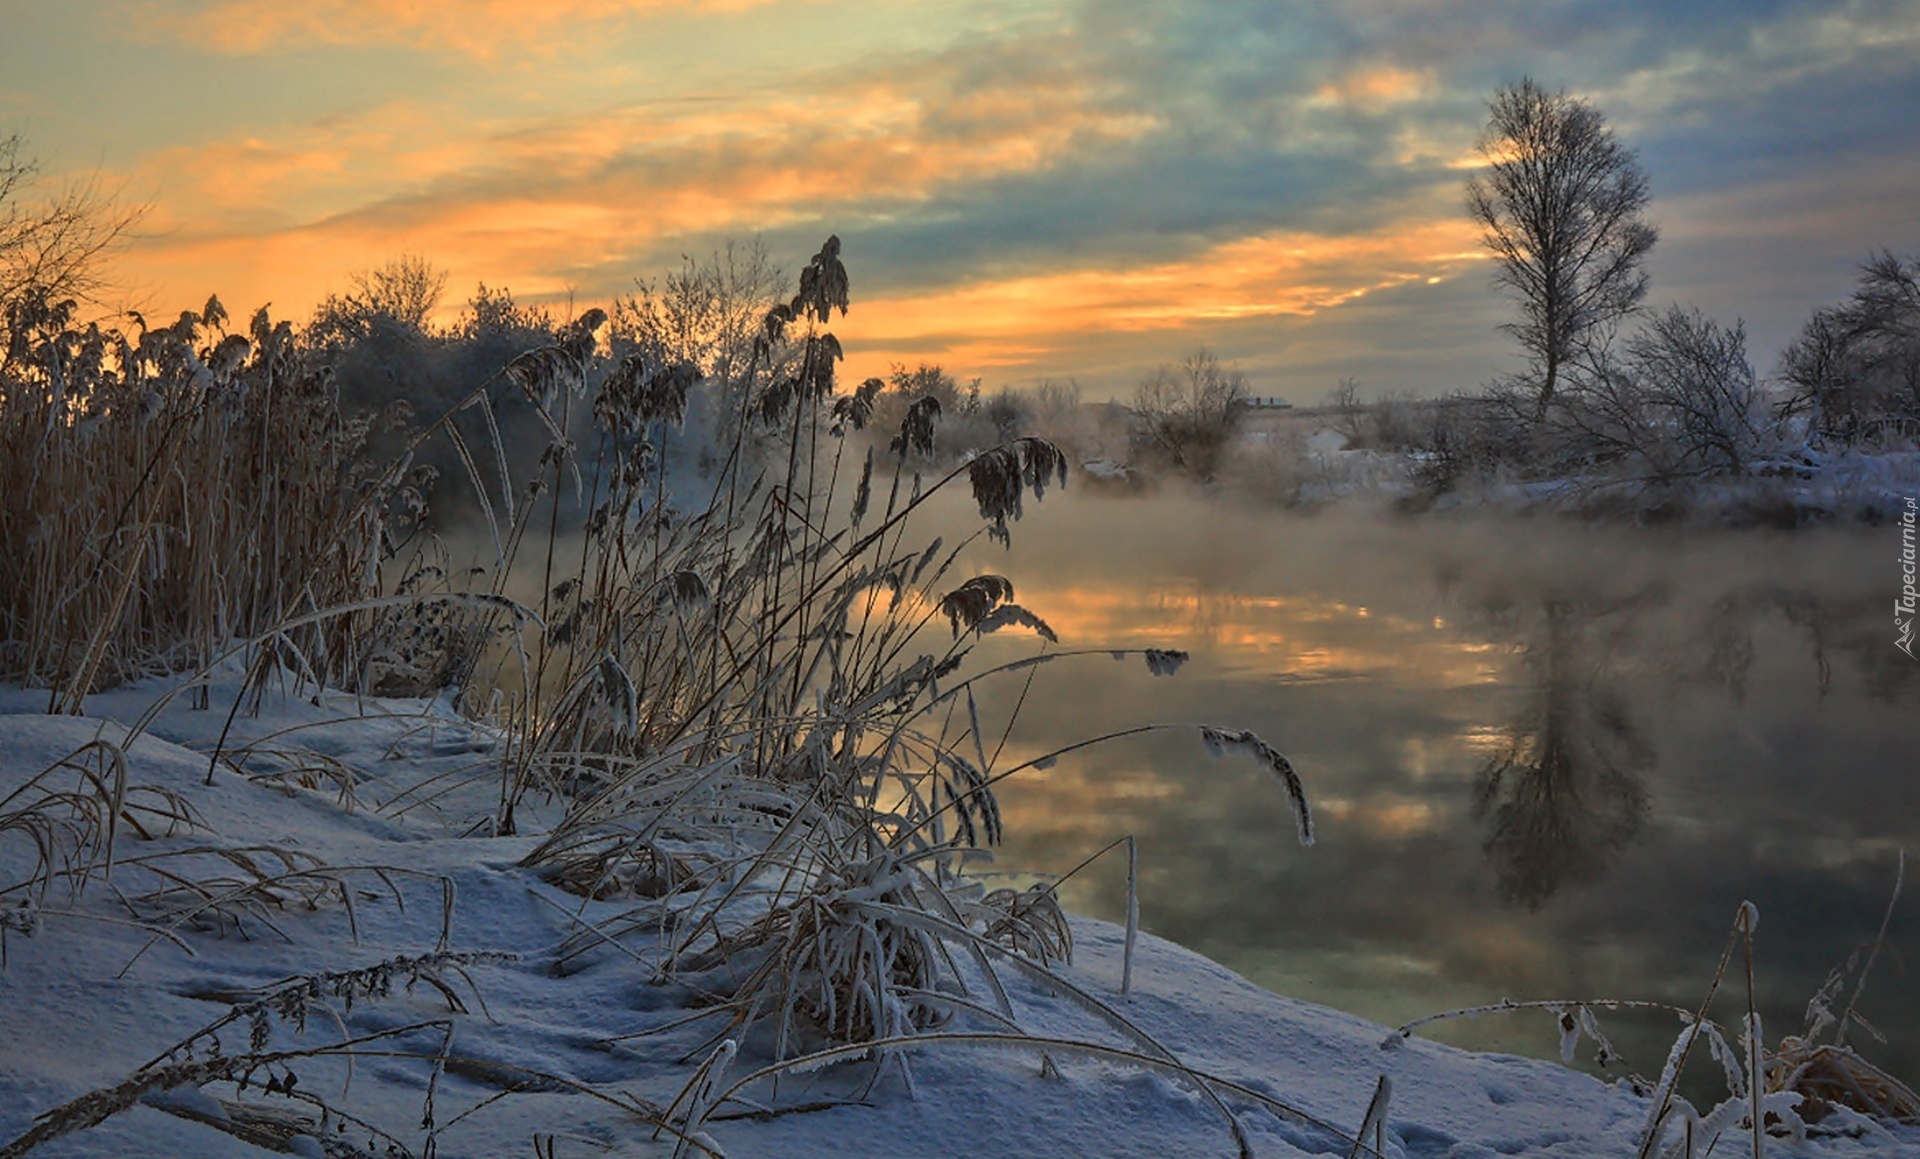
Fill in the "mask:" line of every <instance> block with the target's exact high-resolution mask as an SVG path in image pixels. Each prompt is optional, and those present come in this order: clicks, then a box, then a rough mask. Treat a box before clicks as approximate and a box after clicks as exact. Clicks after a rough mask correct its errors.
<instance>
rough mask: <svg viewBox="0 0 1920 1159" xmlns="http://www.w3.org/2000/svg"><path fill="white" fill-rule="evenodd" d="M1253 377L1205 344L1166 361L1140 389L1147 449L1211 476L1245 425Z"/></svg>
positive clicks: (1139, 424) (1139, 415) (1139, 421)
mask: <svg viewBox="0 0 1920 1159" xmlns="http://www.w3.org/2000/svg"><path fill="white" fill-rule="evenodd" d="M1246 394H1247V379H1246V376H1245V375H1243V374H1241V373H1240V372H1239V371H1238V370H1233V369H1230V368H1228V367H1227V366H1225V365H1223V364H1222V363H1221V361H1220V358H1219V356H1218V355H1216V354H1215V353H1214V352H1213V351H1211V350H1209V349H1207V348H1205V347H1201V348H1199V349H1196V350H1195V351H1194V352H1193V353H1191V354H1189V355H1187V356H1186V357H1185V358H1183V359H1181V360H1180V361H1179V362H1178V363H1174V364H1171V365H1168V364H1162V365H1161V366H1160V367H1158V368H1157V369H1155V370H1154V372H1153V373H1152V374H1150V375H1148V376H1147V378H1146V379H1145V381H1143V382H1141V384H1140V386H1139V388H1138V389H1137V390H1136V391H1135V392H1134V396H1133V409H1134V415H1135V421H1136V431H1137V434H1138V437H1139V440H1140V442H1141V444H1142V446H1141V449H1142V450H1143V451H1145V452H1146V453H1147V454H1148V455H1149V456H1152V457H1155V458H1158V459H1161V460H1163V461H1164V462H1165V463H1167V464H1168V465H1169V466H1171V467H1173V468H1174V469H1175V470H1177V471H1179V472H1181V473H1182V474H1186V475H1191V476H1192V477H1194V478H1196V479H1202V480H1206V479H1211V478H1213V476H1214V473H1215V472H1216V470H1217V469H1218V468H1219V465H1220V461H1221V454H1222V452H1223V451H1225V449H1226V447H1227V444H1228V443H1229V442H1230V441H1231V440H1232V438H1233V435H1234V432H1235V431H1236V430H1238V429H1239V426H1240V419H1241V406H1240V402H1241V400H1242V399H1244V398H1245V397H1246Z"/></svg>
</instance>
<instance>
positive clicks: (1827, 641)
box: [923, 491, 1920, 1079]
mask: <svg viewBox="0 0 1920 1159" xmlns="http://www.w3.org/2000/svg"><path fill="white" fill-rule="evenodd" d="M967 514H968V512H967V510H966V505H965V503H964V501H963V500H956V501H955V502H952V503H951V504H947V505H945V506H943V507H942V508H941V509H940V511H939V513H938V516H937V519H936V522H946V523H948V524H950V527H951V528H962V527H964V526H966V523H967ZM923 530H924V529H923ZM928 534H929V537H930V535H931V532H930V531H929V532H928ZM949 542H951V539H949ZM1897 547H1898V544H1897V531H1895V530H1890V529H1886V528H1879V529H1876V528H1833V529H1820V530H1810V531H1807V530H1803V531H1799V532H1794V533H1790V534H1772V533H1761V532H1751V531H1746V532H1717V531H1705V530H1701V529H1698V528H1688V529H1683V530H1676V529H1645V528H1627V527H1597V528H1596V527H1588V526H1580V525H1576V524H1573V523H1571V522H1568V521H1562V520H1556V519H1524V518H1497V517H1484V518H1434V517H1426V518H1421V519H1394V518H1390V517H1386V516H1376V515H1370V514H1367V513H1363V512H1357V511H1333V512H1326V513H1322V514H1319V515H1313V516H1301V515H1289V514H1283V513H1279V512H1274V511H1270V510H1256V509H1248V508H1244V507H1239V506H1236V505H1234V504H1233V503H1231V502H1230V501H1226V500H1221V499H1213V498H1201V497H1194V496H1183V495H1162V496H1155V497H1149V498H1131V499H1114V498H1107V497H1103V496H1090V495H1087V494H1085V493H1084V491H1070V492H1069V493H1068V494H1066V495H1064V496H1060V497H1058V498H1056V497H1054V496H1052V495H1049V496H1048V498H1047V500H1046V502H1044V503H1042V504H1040V505H1038V506H1034V507H1030V508H1029V511H1028V515H1027V517H1026V519H1025V520H1024V521H1022V522H1021V523H1019V524H1016V525H1015V526H1014V529H1013V545H1012V547H1011V549H1010V550H1008V551H1005V552H1002V551H1000V550H999V549H998V548H991V549H988V548H985V547H984V546H983V549H982V550H980V551H978V552H976V553H975V554H974V555H973V556H972V557H971V562H972V564H973V566H974V567H975V569H976V570H987V571H995V572H1000V573H1003V574H1005V575H1007V576H1009V577H1010V578H1011V579H1012V580H1013V581H1014V583H1015V585H1016V589H1017V595H1018V599H1019V602H1020V603H1022V604H1023V605H1025V606H1026V607H1028V608H1029V609H1031V610H1032V611H1033V612H1035V613H1037V614H1038V615H1040V616H1041V617H1043V618H1045V619H1046V620H1047V621H1048V622H1049V623H1051V625H1052V626H1053V627H1054V629H1055V630H1056V631H1057V632H1058V633H1059V635H1060V637H1061V645H1060V647H1061V648H1062V649H1075V648H1096V649H1105V648H1120V647H1148V646H1151V647H1159V648H1179V649H1185V650H1188V651H1191V652H1192V653H1193V659H1192V661H1191V662H1190V663H1189V664H1187V665H1186V666H1185V667H1184V668H1183V669H1181V671H1180V672H1179V673H1177V674H1176V675H1174V676H1171V677H1159V678H1156V677H1153V676H1151V675H1149V674H1148V672H1147V671H1146V669H1145V666H1144V665H1143V664H1142V663H1141V662H1140V661H1139V659H1138V658H1128V659H1127V660H1126V661H1125V662H1116V661H1115V660H1113V659H1111V658H1109V657H1107V656H1105V655H1101V656H1094V657H1080V658H1063V659H1061V660H1059V661H1057V662H1055V663H1052V664H1050V665H1046V666H1043V667H1042V668H1040V669H1039V670H1038V671H1037V675H1036V677H1035V679H1034V680H1033V681H1032V684H1031V687H1030V688H1029V687H1027V686H1026V678H1025V675H1024V674H1021V675H1017V676H1014V677H1011V678H1002V681H1001V682H1000V683H998V684H996V685H994V686H993V687H991V688H990V689H989V690H988V693H987V696H986V698H985V699H984V700H983V702H982V712H983V720H984V721H986V722H987V723H986V724H985V731H986V732H987V734H988V739H989V742H991V740H992V739H993V738H994V737H996V736H997V735H998V733H999V729H1000V727H1001V726H1000V725H997V724H994V723H991V721H1004V719H1005V714H1006V713H1008V712H1010V711H1011V710H1012V709H1013V707H1014V705H1015V704H1016V703H1019V702H1021V698H1022V697H1024V702H1023V703H1020V710H1019V715H1018V719H1017V721H1016V723H1015V726H1014V728H1013V730H1012V732H1011V734H1010V736H1009V737H1008V740H1007V742H1006V747H1005V752H1004V753H1003V754H1002V756H1001V757H1000V759H999V761H998V762H996V767H997V768H1005V767H1010V766H1011V765H1012V764H1013V763H1015V762H1016V761H1017V760H1018V759H1025V758H1027V757H1031V756H1034V755H1038V754H1040V753H1043V752H1046V751H1048V750H1050V749H1052V748H1055V747H1058V746H1060V745H1065V744H1069V743H1072V742H1073V741H1075V740H1079V739H1083V738H1086V737H1089V736H1094V735H1098V734H1100V733H1104V732H1108V731H1112V730H1114V729H1118V728H1122V727H1125V726H1128V725H1133V724H1138V723H1143V722H1147V721H1164V722H1195V723H1210V724H1217V725H1223V726H1230V727H1236V728H1250V729H1252V730H1254V731H1255V732H1256V733H1258V734H1259V735H1260V736H1262V737H1263V738H1265V739H1266V740H1268V741H1269V742H1271V743H1272V744H1273V745H1274V746H1275V747H1277V748H1279V749H1280V750H1281V751H1283V752H1285V753H1287V754H1288V755H1289V756H1290V757H1291V758H1292V760H1293V761H1294V763H1295V765H1296V766H1297V767H1298V769H1299V770H1300V773H1301V776H1302V777H1303V778H1304V780H1305V782H1306V785H1307V789H1308V793H1309V796H1310V797H1311V799H1312V800H1313V802H1314V806H1315V811H1316V815H1317V818H1318V821H1319V827H1320V828H1319V842H1318V844H1317V846H1316V847H1314V848H1312V849H1303V848H1301V847H1300V846H1299V845H1298V844H1297V842H1296V840H1295V838H1294V826H1293V821H1292V819H1291V816H1290V815H1289V813H1288V810H1287V805H1286V802H1285V800H1284V798H1283V796H1282V795H1281V793H1280V792H1279V790H1278V788H1277V786H1276V785H1275V784H1273V783H1272V781H1271V780H1270V779H1269V778H1268V776H1267V774H1265V773H1264V772H1263V771H1261V770H1260V769H1257V768H1255V767H1254V766H1253V765H1252V764H1251V763H1250V762H1247V761H1244V760H1238V759H1234V758H1228V759H1226V760H1213V759H1210V758H1209V757H1208V756H1206V755H1205V752H1204V750H1203V749H1202V747H1201V745H1200V744H1199V742H1198V740H1197V739H1196V738H1195V737H1194V736H1193V735H1192V734H1191V733H1168V734H1157V735H1154V736H1150V737H1147V738H1144V739H1128V740H1122V741H1119V742H1116V743H1113V744H1110V745H1106V746H1101V747H1096V748H1094V749H1091V750H1085V751H1083V752H1081V753H1077V754H1073V755H1070V756H1068V757H1066V758H1063V759H1062V760H1061V761H1060V762H1059V763H1058V764H1057V765H1054V766H1052V767H1051V768H1049V769H1047V770H1045V771H1039V770H1033V771H1028V772H1023V773H1020V774H1018V775H1017V776H1015V777H1012V778H1010V779H1009V780H1007V781H1005V782H1003V783H1002V785H1001V789H1000V792H1001V804H1002V808H1003V812H1004V816H1005V821H1006V833H1007V837H1006V841H1005V844H1004V846H1003V848H1002V849H1000V850H999V851H998V853H997V865H998V867H999V868H1001V869H1007V870H1032V871H1037V872H1052V873H1059V872H1063V871H1065V870H1067V869H1070V868H1071V867H1072V866H1074V865H1075V864H1076V863H1078V862H1079V861H1080V860H1081V859H1082V858H1084V857H1086V856H1087V855H1088V854H1091V853H1092V852H1094V851H1095V850H1097V849H1099V848H1100V847H1101V846H1103V845H1105V844H1106V843H1107V842H1109V841H1111V840H1113V839H1114V838H1115V837H1118V836H1120V835H1122V834H1125V833H1133V834H1135V835H1137V837H1138V839H1139V842H1140V856H1141V865H1142V873H1141V886H1140V893H1141V899H1140V902H1141V914H1142V922H1143V925H1144V926H1145V927H1146V928H1147V929H1149V930H1151V931H1153V932H1155V933H1157V934H1161V935H1163V936H1165V937H1168V938H1171V939H1173V940H1175V941H1178V942H1180V943H1182V944H1184V945H1187V946H1190V947H1192V948H1194V949H1197V950H1199V951H1201V952H1203V953H1205V954H1207V955H1209V956H1211V957H1213V958H1215V959H1217V960H1219V961H1221V962H1223V963H1225V964H1227V965H1229V966H1231V967H1232V968H1234V969H1236V970H1238V971H1239V972H1241V973H1242V974H1244V975H1246V976H1247V977H1249V978H1251V979H1252V980H1254V981H1256V982H1258V983H1260V984H1262V985H1264V986H1267V987H1270V988H1272V989H1274V990H1277V991H1280V992H1283V993H1286V994H1290V995H1293V996H1295V997H1299V998H1304V999H1308V1000H1312V1001H1318V1002H1323V1003H1327V1004H1329V1005H1333V1006H1337V1007H1340V1008H1343V1009H1347V1010H1350V1011H1353V1012H1355V1013H1358V1014H1361V1015H1364V1016H1367V1017H1370V1018H1374V1019H1378V1020H1380V1021H1382V1022H1384V1023H1387V1024H1389V1025H1396V1024H1399V1023H1401V1022H1403V1021H1406V1020H1409V1019H1412V1018H1415V1017H1419V1016H1421V1015H1425V1014H1429V1013H1433V1012H1437V1011H1440V1010H1446V1009H1450V1008H1455V1007H1460V1006H1467V1005H1477V1004H1482V1003H1489V1002H1497V1001H1499V1000H1500V999H1502V998H1512V999H1515V1000H1525V999H1534V998H1574V999H1593V998H1623V999H1654V1000H1662V1001H1667V1002H1672V1003H1674V1004H1676V1005H1680V1006H1685V1007H1696V1006H1697V1005H1698V1004H1699V1002H1700V1000H1701V999H1702V997H1703V996H1704V995H1705V993H1706V989H1707V986H1708V983H1709V982H1710V980H1711V978H1712V976H1713V971H1714V967H1715V965H1716V963H1717V962H1718V960H1719V955H1720V952H1721V949H1722V947H1723V946H1724V944H1725V941H1726V937H1727V933H1728V930H1729V929H1730V927H1731V925H1732V922H1733V918H1734V913H1735V909H1736V907H1737V906H1738V905H1739V903H1740V902H1741V901H1742V900H1743V899H1750V900H1752V901H1753V902H1754V903H1755V904H1757V905H1758V906H1759V909H1760V915H1761V921H1760V925H1759V928H1758V933H1757V935H1756V944H1755V949H1756V974H1757V987H1758V1001H1759V1004H1760V1008H1761V1011H1762V1013H1763V1014H1764V1015H1765V1017H1766V1025H1767V1034H1768V1036H1769V1038H1771V1039H1774V1040H1777V1039H1778V1037H1779V1036H1780V1035H1782V1034H1788V1033H1796V1032H1798V1031H1799V1030H1800V1028H1801V1026H1802V1024H1803V1018H1804V1011H1805V1007H1806V1003H1807V1000H1808V999H1809V998H1810V997H1811V996H1812V995H1813V993H1814V992H1815V991H1816V990H1817V989H1818V988H1819V986H1820V984H1821V982H1822V981H1823V980H1824V979H1825V978H1826V975H1827V972H1828V971H1829V970H1830V969H1831V968H1832V967H1833V966H1835V965H1836V964H1838V963H1840V962H1841V961H1843V960H1844V959H1845V958H1846V957H1847V955H1848V954H1849V953H1851V952H1853V951H1854V950H1856V949H1859V948H1862V947H1864V946H1866V945H1868V944H1869V943H1870V942H1871V941H1872V938H1873V936H1874V933H1875V931H1876V929H1877V928H1878V927H1879V924H1880V920H1881V915H1882V912H1883V910H1884V907H1885V905H1886V902H1887V899H1888V897H1889V895H1890V892H1891V889H1892V885H1893V880H1894V872H1895V863H1896V855H1897V850H1898V849H1899V848H1901V847H1902V846H1905V847H1906V848H1908V849H1909V850H1910V851H1920V789H1916V787H1915V773H1916V770H1920V760H1916V753H1915V749H1916V747H1917V746H1920V728H1917V727H1916V725H1920V668H1916V666H1915V665H1913V664H1912V663H1911V662H1910V661H1908V659H1907V657H1906V656H1904V655H1902V654H1901V653H1899V652H1897V651H1896V650H1895V649H1894V647H1893V643H1892V631H1891V617H1890V616H1889V615H1888V614H1887V610H1888V608H1889V604H1890V598H1891V595H1892V593H1893V592H1894V591H1895V590H1897V587H1898V569H1897V565H1896V562H1895V555H1896V553H1897ZM960 578H963V577H961V576H950V577H949V582H957V581H958V580H959V579H960ZM942 634H944V632H943V633H942ZM1038 646H1039V643H1038V641H1037V640H1034V639H1033V638H1031V637H1025V638H1019V639H1015V638H1011V636H1010V634H1009V633H1001V634H999V635H996V636H993V637H989V638H987V639H985V640H983V641H981V642H980V643H979V645H978V646H977V647H978V652H977V653H976V656H975V659H976V660H980V659H987V658H994V657H1006V658H1011V657H1014V656H1018V655H1023V654H1029V653H1031V652H1032V651H1034V650H1035V649H1037V648H1038ZM992 751H993V749H992V745H991V743H989V744H988V753H989V754H991V753H992ZM1063 894H1064V896H1065V899H1066V900H1067V902H1068V904H1069V906H1070V908H1073V909H1075V910H1077V911H1079V912H1083V913H1088V914H1092V915H1095V916H1099V917H1103V918H1108V919H1114V920H1118V919H1121V918H1122V917H1123V916H1124V912H1125V904H1126V901H1125V872H1124V863H1123V861H1122V860H1121V859H1120V858H1118V857H1109V858H1108V859H1106V860H1105V861H1103V862H1101V863H1097V864H1096V865H1095V866H1093V867H1092V868H1091V869H1089V870H1087V871H1086V872H1084V873H1082V874H1081V875H1080V876H1078V877H1076V878H1075V879H1074V880H1072V881H1071V882H1069V883H1068V884H1067V885H1066V886H1065V888H1064V890H1063ZM1913 904H1914V903H1913V901H1912V899H1911V898H1909V899H1908V900H1907V901H1906V902H1904V903H1903V904H1902V906H1901V908H1900V909H1899V910H1897V911H1896V912H1895V914H1894V917H1893V924H1892V928H1891V932H1890V935H1889V940H1888V950H1889V952H1888V953H1885V954H1883V955H1882V957H1881V958H1880V960H1879V963H1878V964H1877V965H1876V966H1875V967H1874V972H1873V975H1872V978H1871V981H1870V983H1869V985H1868V987H1867V990H1866V992H1865V996H1864V998H1863V999H1862V1002H1861V1006H1860V1010H1861V1011H1862V1012H1863V1013H1864V1014H1865V1015H1866V1017H1867V1018H1868V1019H1869V1020H1872V1021H1874V1022H1875V1023H1876V1024H1878V1025H1881V1026H1883V1027H1884V1028H1886V1029H1887V1031H1888V1033H1889V1037H1890V1038H1891V1040H1892V1041H1891V1042H1890V1043H1889V1044H1888V1045H1886V1046H1881V1045H1879V1044H1877V1043H1873V1042H1871V1041H1870V1040H1867V1041H1863V1043H1862V1045H1863V1046H1864V1047H1865V1050H1866V1053H1867V1055H1868V1057H1869V1058H1871V1059H1874V1060H1875V1061H1877V1062H1880V1063H1881V1064H1882V1065H1885V1066H1887V1067H1888V1068H1889V1069H1890V1070H1892V1071H1894V1072H1895V1073H1896V1074H1900V1075H1902V1076H1904V1077H1907V1078H1909V1079H1911V1078H1912V1077H1913V1076H1914V1074H1915V1072H1916V1069H1920V1067H1916V1062H1920V1042H1917V1041H1916V1040H1915V1038H1914V1034H1913V1031H1912V1027H1913V1026H1914V1024H1915V1021H1914V1014H1915V1012H1916V1011H1920V982H1917V981H1916V979H1915V978H1914V976H1913V975H1912V973H1911V972H1910V971H1903V967H1902V961H1901V960H1902V959H1903V958H1904V959H1905V960H1906V961H1907V962H1913V963H1920V934H1916V931H1920V918H1916V916H1915V915H1914V913H1913V910H1912V906H1913ZM1737 961H1738V959H1736V962H1737ZM1743 985H1744V983H1741V984H1740V985H1738V986H1736V985H1735V984H1734V982H1733V981H1732V980H1730V981H1729V982H1728V983H1727V985H1726V987H1725V988H1723V990H1722V994H1721V997H1720V998H1719V999H1718V1000H1717V1002H1716V1005H1715V1011H1716V1012H1717V1013H1718V1014H1719V1015H1721V1016H1723V1017H1725V1018H1727V1019H1731V1018H1733V1017H1734V1016H1735V1012H1736V1011H1737V1010H1739V1009H1743V1008H1744V994H1743V992H1742V989H1743ZM1602 1025H1603V1028H1604V1029H1606V1030H1607V1031H1608V1032H1609V1034H1610V1035H1611V1036H1613V1038H1614V1041H1615V1043H1616V1045H1617V1046H1619V1047H1620V1048H1621V1050H1622V1051H1623V1053H1624V1054H1625V1055H1626V1058H1627V1060H1628V1063H1629V1064H1630V1069H1634V1070H1639V1071H1641V1072H1642V1073H1657V1071H1658V1069H1659V1066H1660V1063H1661V1061H1662V1060H1663V1058H1664V1055H1665V1051H1666V1047H1667V1045H1668V1044H1669V1043H1670V1042H1671V1040H1672V1037H1673V1035H1674V1034H1675V1033H1676V1032H1677V1030H1678V1026H1677V1024H1675V1022H1674V1021H1673V1019H1672V1018H1671V1017H1670V1016H1666V1015H1660V1016H1630V1015H1625V1014H1615V1015H1610V1016H1603V1019H1602ZM1431 1033H1432V1035H1433V1036H1434V1037H1437V1038H1441V1039H1444V1040H1448V1041H1454V1042H1457V1043H1460V1044H1463V1045H1473V1046H1477V1047H1496V1048H1502V1049H1509V1050H1514V1051H1518V1052H1524V1053H1529V1054H1536V1055H1543V1056H1551V1055H1553V1054H1555V1053H1556V1052H1557V1036H1556V1034H1555V1033H1554V1030H1553V1027H1552V1023H1551V1019H1550V1018H1549V1016H1547V1015H1546V1014H1543V1013H1538V1012H1536V1013H1532V1014H1521V1015H1507V1016H1499V1017H1491V1018H1481V1019H1477V1020H1472V1021H1456V1022H1451V1023H1447V1024H1443V1025H1441V1026H1438V1027H1434V1028H1431ZM1582 1053H1583V1054H1589V1053H1591V1051H1590V1048H1586V1047H1583V1050H1582ZM1690 1069H1691V1068H1690ZM1615 1073H1621V1072H1620V1071H1619V1069H1618V1068H1616V1070H1615Z"/></svg>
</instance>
